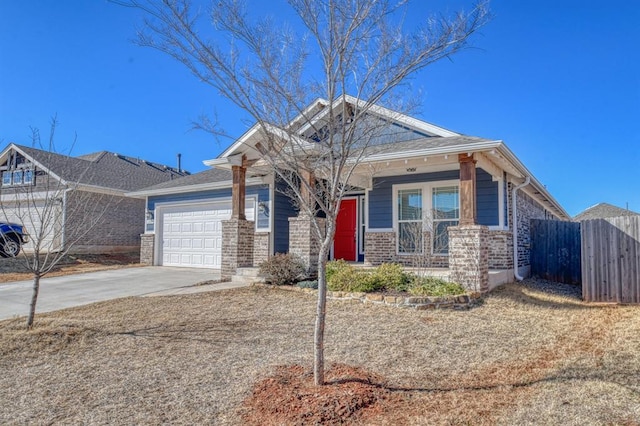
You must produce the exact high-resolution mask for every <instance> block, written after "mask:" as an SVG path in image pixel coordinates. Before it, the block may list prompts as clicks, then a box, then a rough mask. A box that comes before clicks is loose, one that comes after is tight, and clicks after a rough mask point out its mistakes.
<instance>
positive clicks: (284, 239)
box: [273, 181, 298, 253]
mask: <svg viewBox="0 0 640 426" xmlns="http://www.w3.org/2000/svg"><path fill="white" fill-rule="evenodd" d="M276 182H277V183H276V186H275V188H276V189H275V191H274V195H273V210H274V212H275V213H276V215H275V217H274V219H273V227H274V229H273V251H274V252H275V253H287V252H288V251H289V218H290V217H293V216H296V215H297V214H298V211H297V210H296V208H295V207H294V205H293V203H292V202H291V199H290V198H289V197H288V196H287V195H285V194H283V193H282V191H283V190H284V189H285V188H287V184H286V183H284V182H282V181H276Z"/></svg>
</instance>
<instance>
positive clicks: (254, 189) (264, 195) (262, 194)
mask: <svg viewBox="0 0 640 426" xmlns="http://www.w3.org/2000/svg"><path fill="white" fill-rule="evenodd" d="M246 195H247V196H250V197H252V196H257V197H258V202H264V203H266V204H267V205H268V204H269V185H254V186H248V187H247V189H246ZM224 198H231V188H223V189H214V190H209V191H199V192H185V193H182V194H169V195H158V196H154V197H149V203H148V204H147V208H148V209H149V210H155V208H156V203H169V202H171V203H175V202H180V201H184V202H198V201H203V202H206V201H216V200H219V199H224ZM257 220H258V225H257V226H258V229H265V228H269V217H268V216H267V215H265V213H264V212H261V211H260V209H258V211H257Z"/></svg>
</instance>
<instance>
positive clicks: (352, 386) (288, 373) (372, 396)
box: [242, 364, 389, 425]
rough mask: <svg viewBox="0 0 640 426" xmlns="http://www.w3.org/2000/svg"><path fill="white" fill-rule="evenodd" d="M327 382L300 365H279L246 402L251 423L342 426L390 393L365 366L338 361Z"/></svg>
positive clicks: (329, 373) (328, 373) (330, 371)
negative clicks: (318, 380)
mask: <svg viewBox="0 0 640 426" xmlns="http://www.w3.org/2000/svg"><path fill="white" fill-rule="evenodd" d="M325 374H326V378H325V379H326V384H325V385H323V386H316V385H314V383H313V373H312V372H311V371H310V370H305V369H304V367H302V366H300V365H293V366H281V367H278V368H277V370H276V373H275V374H274V375H272V376H269V377H267V378H265V379H263V380H261V381H259V382H258V383H257V384H256V385H255V386H254V388H253V391H252V393H251V396H250V397H249V398H247V399H246V400H245V401H244V404H243V406H244V413H243V414H242V417H243V421H244V422H245V423H246V424H249V425H282V424H286V425H306V424H326V425H340V424H346V423H350V422H354V421H355V420H357V419H358V418H361V417H362V416H363V413H364V411H365V410H370V411H378V410H375V407H374V406H375V405H376V404H377V403H378V402H381V401H382V400H384V399H385V398H387V397H388V396H389V392H388V391H387V390H386V388H385V387H384V386H383V381H382V380H381V378H380V377H378V376H376V375H374V374H372V373H369V372H367V371H365V370H364V369H362V368H358V367H352V366H347V365H344V364H334V365H332V366H331V367H330V368H329V369H328V370H327V371H326V373H325Z"/></svg>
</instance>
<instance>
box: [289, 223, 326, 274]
mask: <svg viewBox="0 0 640 426" xmlns="http://www.w3.org/2000/svg"><path fill="white" fill-rule="evenodd" d="M312 221H318V224H319V225H320V228H321V230H323V232H324V230H325V220H324V219H322V218H308V217H304V216H295V217H290V218H289V253H292V254H295V255H296V256H299V257H300V259H302V261H303V262H304V264H305V265H306V266H307V272H308V273H309V274H313V273H315V272H316V270H317V265H318V253H319V252H320V240H319V239H318V238H317V233H316V231H315V229H314V225H313V223H312Z"/></svg>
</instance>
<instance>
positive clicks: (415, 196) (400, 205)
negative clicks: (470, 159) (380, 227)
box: [393, 180, 460, 255]
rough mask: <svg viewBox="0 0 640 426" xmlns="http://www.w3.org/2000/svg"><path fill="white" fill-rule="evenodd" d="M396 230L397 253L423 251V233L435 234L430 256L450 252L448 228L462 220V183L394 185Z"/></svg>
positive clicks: (432, 239)
mask: <svg viewBox="0 0 640 426" xmlns="http://www.w3.org/2000/svg"><path fill="white" fill-rule="evenodd" d="M393 195H394V200H393V202H394V212H393V214H394V228H395V230H396V238H397V252H398V254H400V255H402V254H419V253H422V252H423V250H424V249H423V247H424V244H423V238H424V236H423V233H424V232H425V231H429V232H431V233H432V238H431V253H432V254H436V255H447V254H448V253H449V233H448V232H447V228H448V227H449V226H456V225H458V223H459V220H460V189H459V181H457V180H451V181H441V182H433V183H431V182H429V183H416V184H400V185H394V191H393Z"/></svg>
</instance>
